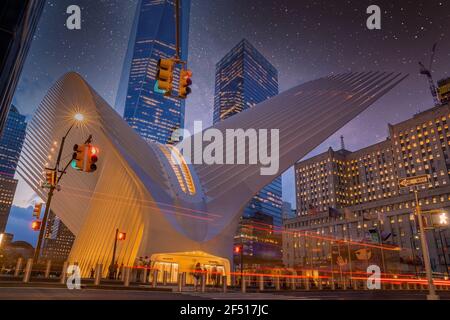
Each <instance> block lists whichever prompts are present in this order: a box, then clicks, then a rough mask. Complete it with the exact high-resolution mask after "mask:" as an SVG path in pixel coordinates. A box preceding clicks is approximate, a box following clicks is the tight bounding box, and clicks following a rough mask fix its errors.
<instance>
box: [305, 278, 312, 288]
mask: <svg viewBox="0 0 450 320" xmlns="http://www.w3.org/2000/svg"><path fill="white" fill-rule="evenodd" d="M304 280H305V290H307V291H309V290H311V283H310V282H309V277H305V279H304Z"/></svg>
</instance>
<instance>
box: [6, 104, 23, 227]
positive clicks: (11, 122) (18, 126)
mask: <svg viewBox="0 0 450 320" xmlns="http://www.w3.org/2000/svg"><path fill="white" fill-rule="evenodd" d="M26 128H27V124H26V122H25V116H23V115H21V114H20V113H19V111H18V110H17V108H16V107H14V106H11V109H10V112H9V114H8V118H7V119H6V124H5V128H4V130H3V133H2V135H1V137H0V233H2V232H4V231H5V228H6V222H7V221H8V216H9V212H10V210H11V205H12V202H13V200H14V194H15V192H16V187H17V180H16V179H14V174H15V173H16V168H17V163H18V162H19V157H20V152H21V150H22V144H23V141H24V139H25V131H26Z"/></svg>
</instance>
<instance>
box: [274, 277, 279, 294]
mask: <svg viewBox="0 0 450 320" xmlns="http://www.w3.org/2000/svg"><path fill="white" fill-rule="evenodd" d="M274 281H275V290H276V291H280V277H275V279H274Z"/></svg>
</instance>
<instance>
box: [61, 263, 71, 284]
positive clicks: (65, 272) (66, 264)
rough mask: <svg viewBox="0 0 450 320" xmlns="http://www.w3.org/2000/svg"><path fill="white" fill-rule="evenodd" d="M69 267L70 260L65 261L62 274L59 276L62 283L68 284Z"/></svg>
mask: <svg viewBox="0 0 450 320" xmlns="http://www.w3.org/2000/svg"><path fill="white" fill-rule="evenodd" d="M68 267H69V262H68V261H65V262H64V263H63V266H62V270H61V276H60V277H59V283H60V284H66V280H67V268H68Z"/></svg>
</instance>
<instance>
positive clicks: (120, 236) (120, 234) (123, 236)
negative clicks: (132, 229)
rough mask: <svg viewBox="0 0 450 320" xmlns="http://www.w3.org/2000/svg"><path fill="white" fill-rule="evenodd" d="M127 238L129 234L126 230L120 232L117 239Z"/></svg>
mask: <svg viewBox="0 0 450 320" xmlns="http://www.w3.org/2000/svg"><path fill="white" fill-rule="evenodd" d="M126 238H127V234H126V233H125V232H119V234H118V235H117V240H125V239H126Z"/></svg>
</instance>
